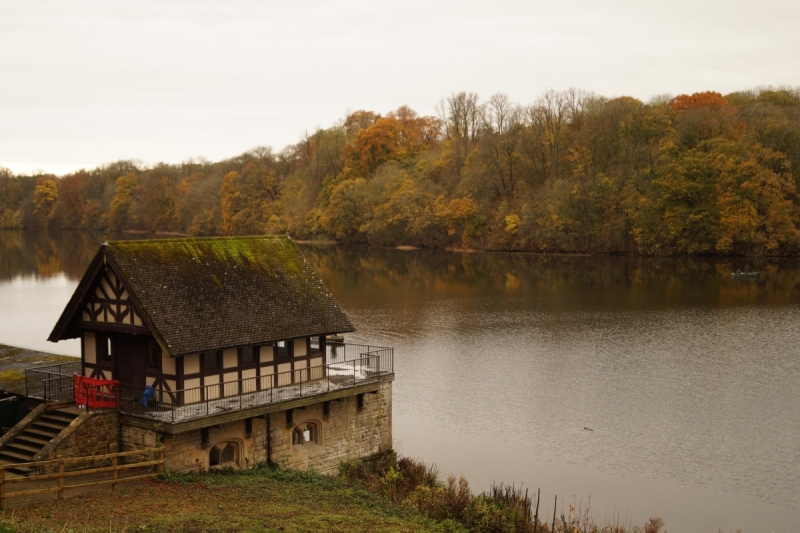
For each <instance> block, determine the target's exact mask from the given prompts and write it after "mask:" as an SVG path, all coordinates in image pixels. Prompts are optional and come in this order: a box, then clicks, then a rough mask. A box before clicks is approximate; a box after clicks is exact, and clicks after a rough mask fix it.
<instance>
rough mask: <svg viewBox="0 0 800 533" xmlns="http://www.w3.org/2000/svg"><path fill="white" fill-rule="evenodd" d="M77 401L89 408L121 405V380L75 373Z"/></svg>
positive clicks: (81, 405) (114, 407)
mask: <svg viewBox="0 0 800 533" xmlns="http://www.w3.org/2000/svg"><path fill="white" fill-rule="evenodd" d="M73 380H74V385H75V387H74V388H75V403H76V404H78V406H79V407H83V406H84V405H86V406H88V407H89V409H97V408H102V407H105V408H110V409H117V408H118V407H119V381H118V380H116V379H95V378H87V377H85V376H79V375H78V374H74V376H73Z"/></svg>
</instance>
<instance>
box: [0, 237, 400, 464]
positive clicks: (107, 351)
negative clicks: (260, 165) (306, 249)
mask: <svg viewBox="0 0 800 533" xmlns="http://www.w3.org/2000/svg"><path fill="white" fill-rule="evenodd" d="M353 330H354V328H353V325H352V323H351V322H350V320H349V319H348V318H347V316H346V315H345V314H344V312H343V311H342V310H341V308H340V307H339V305H338V304H337V303H336V301H335V300H334V299H333V297H332V296H331V294H330V292H329V291H328V290H327V288H326V287H325V286H324V284H323V283H322V281H321V280H320V279H319V277H318V276H317V275H316V273H315V272H314V271H313V269H312V268H311V266H310V264H309V263H308V262H307V261H306V259H305V257H304V256H303V255H302V253H301V252H300V250H299V249H298V247H297V246H296V245H295V244H294V242H293V241H292V240H291V239H290V238H289V237H283V236H258V237H235V238H191V239H160V240H145V241H116V242H108V243H104V244H103V245H102V247H101V248H100V250H99V252H98V253H97V255H96V256H95V258H94V259H93V261H92V262H91V264H90V266H89V268H88V270H87V271H86V273H85V275H84V276H83V278H82V279H81V281H80V283H79V285H78V288H77V289H76V291H75V293H74V295H73V296H72V299H71V300H70V301H69V303H68V305H67V307H66V308H65V309H64V312H63V314H62V315H61V317H60V318H59V320H58V322H57V323H56V325H55V328H54V329H53V332H52V333H51V335H50V337H49V340H50V341H52V342H58V341H60V340H63V339H73V338H79V339H81V347H82V349H81V354H82V355H81V360H80V369H79V371H78V373H79V374H80V376H79V377H78V378H74V379H73V377H72V375H71V371H72V370H74V369H73V368H69V369H67V370H60V369H58V368H57V367H52V368H48V369H47V370H46V371H45V370H42V369H39V370H37V369H32V370H31V371H29V372H28V387H29V395H30V396H38V397H41V398H42V399H43V400H45V402H52V401H55V400H62V401H64V400H71V399H73V398H74V399H75V400H76V401H77V403H78V404H79V407H81V410H80V411H77V412H83V413H84V414H81V415H80V416H78V418H77V419H75V420H74V421H72V422H69V423H70V426H75V425H76V424H78V423H81V422H80V421H81V420H83V421H84V422H82V423H88V422H87V421H88V420H89V419H90V418H91V417H92V416H95V417H102V420H103V421H104V422H103V423H102V424H101V425H102V427H103V431H105V433H106V434H107V435H108V438H107V439H106V440H108V443H107V445H108V449H103V446H104V445H105V444H104V442H94V441H92V443H91V446H90V447H92V446H93V447H94V448H92V449H91V450H88V449H85V448H86V447H85V446H84V447H83V448H82V449H81V450H80V451H79V452H78V451H77V450H76V454H79V453H89V452H91V453H104V452H106V453H107V452H108V451H109V450H112V451H116V450H117V449H118V446H121V447H122V450H120V451H124V450H127V449H137V448H143V447H148V446H155V445H157V444H158V443H159V442H161V443H163V445H164V446H165V449H166V451H165V460H166V467H167V468H169V469H172V470H182V469H192V468H196V469H200V470H207V469H209V468H215V467H219V466H233V467H247V466H253V465H255V464H258V463H262V462H265V461H276V462H278V463H282V464H284V465H286V466H291V467H300V468H304V467H309V466H313V467H314V468H316V469H317V470H318V471H322V472H326V471H333V470H335V469H336V468H337V466H338V465H339V463H340V461H341V460H342V459H346V458H358V457H363V456H366V455H369V454H372V453H376V452H379V451H383V450H386V449H388V448H390V447H391V443H392V438H391V429H392V426H391V383H392V380H393V379H394V374H393V352H392V350H391V349H390V348H381V347H374V346H363V345H352V344H343V343H340V342H329V341H328V336H329V335H332V334H341V333H347V332H351V331H353ZM73 366H74V365H73ZM71 383H76V385H74V386H73V385H71ZM87 397H88V399H87ZM98 397H103V398H105V400H107V401H106V402H101V403H100V407H99V408H98V407H97V403H96V402H95V405H94V406H93V405H92V400H93V399H96V398H98ZM84 406H86V407H84ZM92 407H94V408H92ZM86 409H88V412H86V411H83V410H86ZM34 418H35V417H34ZM34 418H32V419H31V420H28V421H27V423H28V424H31V423H33V422H35V420H34ZM24 423H25V421H23V422H22V423H21V424H24ZM64 423H65V424H66V423H68V422H66V421H65V422H64ZM96 424H97V423H96ZM96 424H95V425H96ZM15 429H17V430H18V431H17V433H19V431H20V430H21V428H15ZM52 431H53V432H54V433H58V431H56V429H52ZM73 431H75V429H74V428H73ZM115 431H116V432H117V433H116V435H115ZM11 433H12V434H13V433H14V431H13V430H12V432H11ZM7 437H8V436H6V437H3V439H2V440H0V455H2V446H4V445H6V444H7V442H5V441H7V440H8V438H7ZM78 440H81V439H80V438H79V439H78ZM83 440H86V439H83ZM74 441H75V439H72V440H70V439H63V438H62V439H61V442H63V443H67V442H74ZM101 441H102V439H101ZM53 442H59V436H58V435H53ZM53 447H54V445H52V444H51V445H50V452H49V453H50V454H51V455H52V454H53V453H54V452H55V450H54V449H53ZM45 448H47V447H46V446H45ZM62 448H63V445H62ZM67 452H68V451H66V450H63V449H62V450H61V451H60V453H61V455H62V456H63V455H64V453H67ZM31 458H34V457H33V456H31ZM43 458H44V457H43V456H42V455H41V454H39V455H37V456H36V457H35V459H43Z"/></svg>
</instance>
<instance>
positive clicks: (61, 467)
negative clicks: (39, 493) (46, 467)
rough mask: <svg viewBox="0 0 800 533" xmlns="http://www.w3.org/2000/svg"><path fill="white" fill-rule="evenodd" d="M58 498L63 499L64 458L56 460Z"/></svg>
mask: <svg viewBox="0 0 800 533" xmlns="http://www.w3.org/2000/svg"><path fill="white" fill-rule="evenodd" d="M58 499H59V500H63V499H64V459H61V460H60V461H59V462H58Z"/></svg>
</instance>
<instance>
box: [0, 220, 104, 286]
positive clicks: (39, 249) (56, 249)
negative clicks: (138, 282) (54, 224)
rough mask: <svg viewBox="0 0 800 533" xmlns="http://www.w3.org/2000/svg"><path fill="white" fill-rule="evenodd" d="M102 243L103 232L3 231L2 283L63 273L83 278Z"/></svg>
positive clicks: (0, 233) (0, 239)
mask: <svg viewBox="0 0 800 533" xmlns="http://www.w3.org/2000/svg"><path fill="white" fill-rule="evenodd" d="M102 241H103V236H102V234H101V233H93V232H83V231H64V232H58V233H52V234H51V233H46V232H29V231H16V230H0V281H6V280H10V279H13V278H16V277H19V276H40V277H51V276H55V275H58V274H60V273H62V272H63V273H64V274H65V275H66V276H67V277H68V278H70V279H75V280H77V279H80V277H81V276H82V275H83V272H84V270H86V267H87V266H88V265H89V262H90V261H91V260H92V257H94V254H95V253H97V248H98V246H99V245H100V243H101V242H102Z"/></svg>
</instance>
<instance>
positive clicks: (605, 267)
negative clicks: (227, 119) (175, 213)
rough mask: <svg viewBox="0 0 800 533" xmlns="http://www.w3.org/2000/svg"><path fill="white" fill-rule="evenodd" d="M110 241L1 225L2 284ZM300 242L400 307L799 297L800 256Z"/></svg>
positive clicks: (73, 261)
mask: <svg viewBox="0 0 800 533" xmlns="http://www.w3.org/2000/svg"><path fill="white" fill-rule="evenodd" d="M130 237H131V236H130V235H124V236H121V238H130ZM117 238H119V237H117ZM102 241H103V235H102V234H101V233H98V232H81V231H64V232H58V233H45V232H24V231H16V230H0V281H5V280H10V279H13V278H15V277H18V276H42V277H49V276H54V275H57V274H59V273H61V272H63V273H64V274H65V275H66V276H67V277H68V278H70V279H73V280H77V279H80V277H81V276H82V275H83V272H84V271H85V270H86V267H87V266H88V265H89V262H90V261H91V259H92V257H93V256H94V254H95V253H96V252H97V249H98V247H99V245H100V244H101V242H102ZM301 246H302V248H303V251H304V252H305V254H306V257H307V258H308V259H309V261H310V262H311V263H312V265H313V266H314V268H315V270H316V271H317V272H318V273H319V274H320V275H321V276H322V278H323V279H324V281H325V283H326V284H327V285H328V286H329V287H330V288H331V290H332V291H333V292H334V293H335V294H337V295H354V296H355V295H358V296H360V297H371V296H374V295H376V294H384V295H387V296H388V297H390V298H392V300H394V301H396V302H397V303H398V305H399V304H401V303H402V302H408V301H410V300H418V299H419V298H420V295H421V294H424V293H431V294H437V295H441V296H445V297H452V298H461V297H463V298H468V297H471V296H479V295H487V294H492V295H507V296H514V297H520V298H523V299H529V300H532V301H534V304H535V305H537V306H539V307H541V308H542V309H561V308H563V309H575V308H582V309H593V308H594V309H613V308H623V309H636V308H646V307H660V306H664V305H667V306H669V305H711V304H713V305H739V304H754V303H762V304H771V305H776V304H789V303H791V304H794V303H797V302H798V299H799V297H800V259H764V258H761V259H754V260H752V261H751V262H750V267H751V269H752V270H757V271H761V272H762V280H760V281H755V280H747V281H735V280H732V279H731V276H730V273H731V271H734V270H736V269H737V268H743V267H744V262H745V260H742V259H730V258H671V259H658V258H646V257H633V256H542V255H529V254H490V253H459V252H442V251H432V250H411V251H406V250H396V249H392V248H366V247H362V248H346V247H337V246H320V245H306V244H304V245H301Z"/></svg>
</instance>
